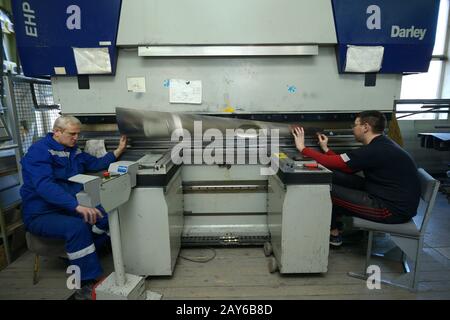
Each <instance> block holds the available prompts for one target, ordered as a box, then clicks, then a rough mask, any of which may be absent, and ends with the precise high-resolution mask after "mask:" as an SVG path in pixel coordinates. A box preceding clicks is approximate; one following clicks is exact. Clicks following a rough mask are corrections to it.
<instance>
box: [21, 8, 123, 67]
mask: <svg viewBox="0 0 450 320" xmlns="http://www.w3.org/2000/svg"><path fill="white" fill-rule="evenodd" d="M121 2H122V1H121V0H95V1H92V0H77V1H72V0H58V1H55V0H16V1H12V9H13V15H14V25H15V32H16V38H17V47H18V51H19V56H20V60H21V63H22V67H23V72H24V74H25V75H26V76H44V75H57V74H59V75H64V74H65V75H69V76H74V75H78V74H81V73H83V74H90V73H89V71H87V73H86V72H85V71H83V72H78V69H77V65H76V62H75V56H74V48H89V49H101V50H99V51H102V52H103V54H106V53H107V54H109V58H110V65H111V67H110V69H111V72H110V73H109V74H114V73H115V67H116V61H117V52H116V39H117V31H118V28H119V15H120V8H121ZM74 3H75V4H74ZM55 68H56V69H55ZM106 69H107V68H106ZM92 73H100V71H99V72H95V71H94V72H92Z"/></svg>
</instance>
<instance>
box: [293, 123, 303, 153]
mask: <svg viewBox="0 0 450 320" xmlns="http://www.w3.org/2000/svg"><path fill="white" fill-rule="evenodd" d="M292 135H293V136H294V139H295V146H296V147H297V149H298V151H300V152H302V151H303V149H305V131H304V130H303V128H302V127H293V130H292Z"/></svg>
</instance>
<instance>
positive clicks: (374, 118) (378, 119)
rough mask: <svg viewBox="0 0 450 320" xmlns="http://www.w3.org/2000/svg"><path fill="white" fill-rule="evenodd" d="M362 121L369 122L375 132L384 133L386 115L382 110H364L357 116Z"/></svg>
mask: <svg viewBox="0 0 450 320" xmlns="http://www.w3.org/2000/svg"><path fill="white" fill-rule="evenodd" d="M356 117H357V118H359V120H360V121H361V124H363V123H368V124H369V125H370V126H371V127H372V131H373V133H383V131H384V129H385V128H386V123H387V120H386V117H385V116H384V114H382V113H381V112H380V111H375V110H371V111H363V112H361V113H359V114H358V115H357V116H356Z"/></svg>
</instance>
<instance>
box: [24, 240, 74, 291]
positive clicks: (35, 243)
mask: <svg viewBox="0 0 450 320" xmlns="http://www.w3.org/2000/svg"><path fill="white" fill-rule="evenodd" d="M25 238H26V240H27V246H28V249H29V250H30V251H31V252H33V253H34V254H35V257H34V267H33V284H36V283H38V281H39V260H40V259H39V257H40V256H44V257H63V256H66V255H67V254H66V249H65V241H64V240H61V239H53V238H45V237H40V236H36V235H34V234H32V233H30V232H27V233H26V234H25Z"/></svg>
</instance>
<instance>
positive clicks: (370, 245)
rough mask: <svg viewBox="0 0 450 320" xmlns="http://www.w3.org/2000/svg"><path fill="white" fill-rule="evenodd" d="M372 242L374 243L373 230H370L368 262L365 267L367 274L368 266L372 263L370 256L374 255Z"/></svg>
mask: <svg viewBox="0 0 450 320" xmlns="http://www.w3.org/2000/svg"><path fill="white" fill-rule="evenodd" d="M372 244H373V231H369V236H368V240H367V252H366V264H365V267H364V273H366V274H367V268H368V267H369V265H370V257H371V256H372Z"/></svg>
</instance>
